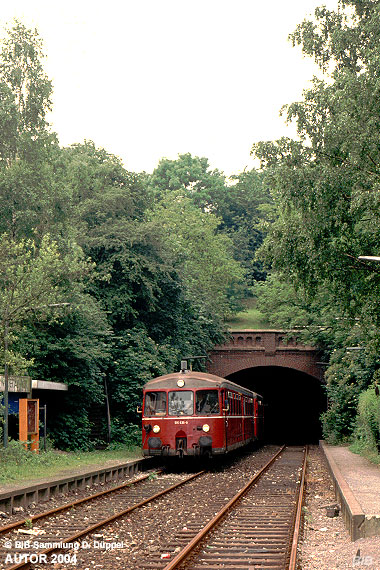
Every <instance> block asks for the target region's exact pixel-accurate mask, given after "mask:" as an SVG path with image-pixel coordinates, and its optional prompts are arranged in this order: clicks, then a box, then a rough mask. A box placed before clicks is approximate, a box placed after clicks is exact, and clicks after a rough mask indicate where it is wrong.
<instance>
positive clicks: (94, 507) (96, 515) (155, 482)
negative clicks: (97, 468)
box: [0, 471, 203, 570]
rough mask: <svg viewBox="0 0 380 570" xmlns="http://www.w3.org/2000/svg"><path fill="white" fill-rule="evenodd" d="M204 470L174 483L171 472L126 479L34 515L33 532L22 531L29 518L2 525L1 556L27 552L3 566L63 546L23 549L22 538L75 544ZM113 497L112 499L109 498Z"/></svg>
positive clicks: (26, 563) (12, 569)
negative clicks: (35, 525) (164, 475)
mask: <svg viewBox="0 0 380 570" xmlns="http://www.w3.org/2000/svg"><path fill="white" fill-rule="evenodd" d="M202 473H203V471H200V472H198V473H195V474H193V475H190V476H189V475H186V476H185V475H182V476H181V477H180V481H178V476H177V477H176V478H175V479H176V481H177V482H176V483H175V484H172V483H173V479H172V478H171V477H170V476H167V477H162V478H160V477H157V478H155V477H153V478H152V477H151V475H150V474H147V475H144V476H142V477H140V478H138V479H136V480H135V481H132V482H128V483H124V484H123V485H119V486H117V487H114V488H112V489H108V490H106V491H103V492H101V493H96V494H95V495H91V496H89V497H85V498H83V499H80V500H78V501H75V502H73V503H68V504H66V505H63V506H61V507H57V508H56V509H52V510H50V511H46V512H44V513H40V514H39V515H36V516H35V517H32V518H31V519H29V520H30V523H29V524H27V526H32V525H34V523H35V522H36V521H39V524H38V528H36V527H34V532H35V534H32V535H28V534H26V533H24V534H20V528H22V527H23V528H24V530H25V529H26V523H28V522H29V521H25V520H22V521H17V522H15V523H12V524H10V525H7V526H4V527H0V534H1V535H2V540H0V560H1V561H4V560H6V559H8V560H17V559H18V557H20V554H21V555H24V560H23V561H20V562H18V563H16V564H13V563H10V564H5V565H4V566H1V568H6V570H16V569H21V568H30V567H31V562H32V563H33V561H35V562H36V563H38V560H41V556H42V560H44V558H43V556H44V555H48V554H51V553H52V552H54V551H57V550H60V548H59V547H54V546H52V547H50V546H49V547H48V548H41V549H38V551H36V548H35V547H34V546H33V545H31V547H30V548H28V547H24V546H23V547H22V550H21V552H20V547H17V544H18V543H19V542H20V541H23V544H25V543H26V542H27V541H28V539H32V540H31V542H32V543H33V542H34V541H38V542H39V543H45V544H48V543H55V544H59V543H65V544H74V543H75V541H78V539H80V538H81V537H83V536H86V535H87V534H88V533H90V532H94V531H96V530H97V529H99V528H101V527H102V526H104V525H107V524H110V523H111V522H113V521H114V520H116V519H118V518H120V517H122V516H125V515H126V514H128V513H130V512H132V511H133V510H135V509H137V508H139V507H141V506H143V505H145V504H147V503H149V502H150V501H153V500H155V499H157V498H158V497H161V496H163V495H165V494H166V493H170V492H171V491H173V490H174V489H176V488H178V487H180V486H181V485H183V484H184V483H187V482H188V481H191V480H193V479H195V478H197V477H199V476H200V475H202ZM110 498H111V499H112V500H111V501H109V500H107V499H110ZM26 530H27V529H26Z"/></svg>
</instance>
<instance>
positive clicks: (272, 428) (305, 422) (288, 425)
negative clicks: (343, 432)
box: [227, 366, 326, 445]
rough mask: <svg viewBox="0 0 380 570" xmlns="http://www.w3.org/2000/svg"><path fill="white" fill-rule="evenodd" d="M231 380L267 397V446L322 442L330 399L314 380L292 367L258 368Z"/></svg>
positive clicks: (230, 377)
mask: <svg viewBox="0 0 380 570" xmlns="http://www.w3.org/2000/svg"><path fill="white" fill-rule="evenodd" d="M227 378H229V379H230V380H232V381H233V382H236V383H237V384H240V385H241V386H246V387H247V388H249V389H251V390H254V391H255V392H258V393H259V394H261V395H262V396H263V397H264V401H265V440H266V442H268V443H288V444H293V445H295V444H304V443H316V442H318V440H319V439H321V435H322V430H321V421H320V416H321V413H322V412H323V411H324V410H326V396H325V389H324V385H323V384H322V383H321V381H320V380H318V379H317V378H315V377H314V376H312V375H310V374H307V373H305V372H301V371H299V370H295V369H293V368H289V367H283V366H257V367H253V368H246V369H243V370H240V371H238V372H235V373H232V374H229V375H228V376H227Z"/></svg>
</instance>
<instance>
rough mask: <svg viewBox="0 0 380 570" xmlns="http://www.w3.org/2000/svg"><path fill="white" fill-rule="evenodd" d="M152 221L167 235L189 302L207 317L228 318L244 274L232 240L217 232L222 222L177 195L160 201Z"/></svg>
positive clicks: (173, 194)
mask: <svg viewBox="0 0 380 570" xmlns="http://www.w3.org/2000/svg"><path fill="white" fill-rule="evenodd" d="M150 219H151V221H153V222H154V224H155V225H156V228H157V229H156V231H157V233H158V232H159V231H161V233H162V235H164V236H165V241H166V242H167V243H168V245H169V248H170V251H171V254H172V255H173V256H174V260H175V264H176V267H177V271H178V274H179V275H180V277H181V280H182V283H183V285H184V288H185V291H186V297H187V299H188V300H189V301H190V302H191V303H193V304H195V305H196V306H197V307H199V309H200V310H201V311H202V313H203V314H204V315H206V316H210V315H214V317H215V318H216V319H218V318H223V317H226V316H227V315H228V314H229V313H230V310H231V307H230V304H229V292H230V291H231V290H233V289H237V286H238V285H239V283H241V281H242V278H243V273H242V270H241V267H240V265H239V264H238V263H237V262H236V261H235V260H234V259H233V255H232V250H233V247H232V242H231V240H230V238H229V237H228V236H227V235H225V234H222V233H219V232H218V231H217V230H218V227H219V219H218V218H217V217H216V216H215V215H213V214H212V213H206V212H202V211H200V210H199V208H197V207H196V206H195V205H194V204H193V202H192V201H191V199H190V198H187V197H181V196H178V195H177V193H176V192H174V193H168V194H167V195H166V197H165V198H163V199H162V200H161V202H160V204H159V206H158V207H157V208H156V209H155V210H154V211H153V212H152V213H151V214H150Z"/></svg>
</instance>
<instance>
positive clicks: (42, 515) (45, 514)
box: [0, 469, 163, 535]
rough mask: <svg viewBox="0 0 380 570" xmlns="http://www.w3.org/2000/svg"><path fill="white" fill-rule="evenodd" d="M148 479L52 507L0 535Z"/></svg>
mask: <svg viewBox="0 0 380 570" xmlns="http://www.w3.org/2000/svg"><path fill="white" fill-rule="evenodd" d="M162 471H163V470H162V469H158V470H156V471H155V472H156V473H162ZM149 477H150V473H148V474H147V475H142V476H141V477H138V478H137V479H134V480H133V481H128V482H127V483H122V484H121V485H117V487H112V488H111V489H106V490H104V491H99V493H95V494H94V495H88V497H83V498H82V499H78V500H76V501H73V502H72V503H65V504H64V505H61V506H60V507H54V509H50V510H48V511H44V512H42V513H39V514H38V515H33V516H31V517H28V518H27V519H20V520H18V521H15V522H13V523H10V524H8V525H6V526H1V527H0V535H2V534H5V533H6V532H9V531H10V530H14V529H16V528H20V527H21V526H23V525H24V524H25V523H26V521H27V520H28V521H31V522H35V521H37V520H40V519H43V518H46V517H50V516H51V515H53V514H55V513H59V512H64V511H66V510H69V509H71V508H72V507H75V506H77V505H81V504H82V503H87V502H89V501H91V500H93V499H97V498H98V497H102V496H103V495H110V494H112V493H114V492H116V491H120V490H121V489H125V488H126V487H132V486H133V485H135V484H136V483H140V482H141V481H145V480H146V479H149Z"/></svg>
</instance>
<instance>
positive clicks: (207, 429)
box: [153, 424, 210, 433]
mask: <svg viewBox="0 0 380 570" xmlns="http://www.w3.org/2000/svg"><path fill="white" fill-rule="evenodd" d="M202 429H203V431H205V432H206V433H207V432H208V431H210V426H209V425H208V424H203V426H202ZM153 431H154V428H153Z"/></svg>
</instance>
